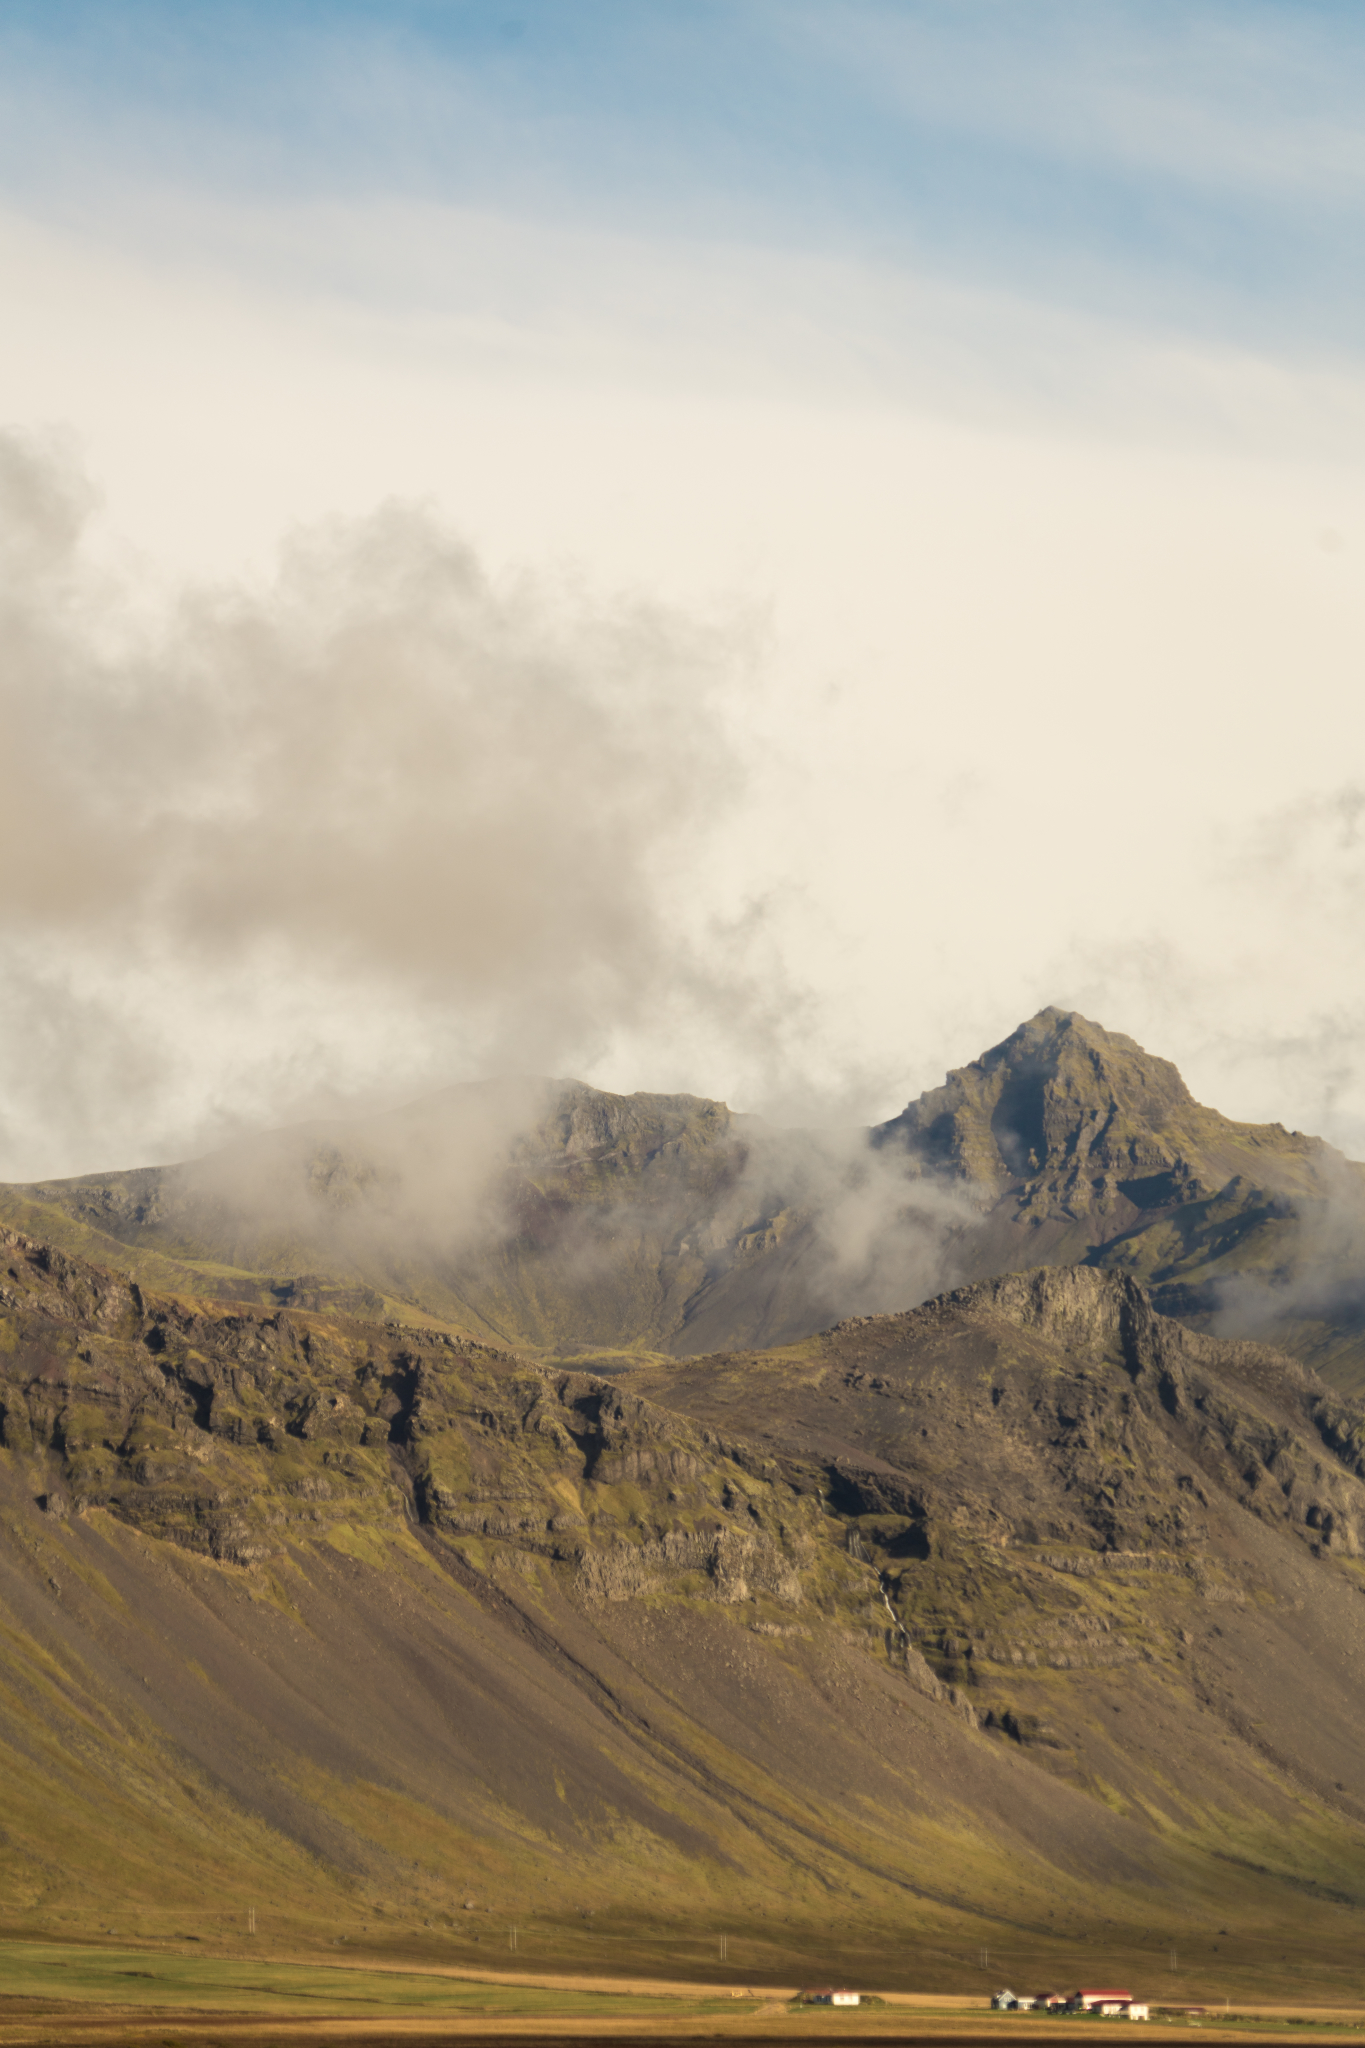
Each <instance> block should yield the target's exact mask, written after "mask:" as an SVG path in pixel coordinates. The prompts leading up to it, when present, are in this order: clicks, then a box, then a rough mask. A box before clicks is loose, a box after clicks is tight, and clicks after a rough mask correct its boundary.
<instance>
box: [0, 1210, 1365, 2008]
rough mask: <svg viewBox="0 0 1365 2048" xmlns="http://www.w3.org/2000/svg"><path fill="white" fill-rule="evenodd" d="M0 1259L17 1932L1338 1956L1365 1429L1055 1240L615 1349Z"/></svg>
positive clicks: (922, 1953)
mask: <svg viewBox="0 0 1365 2048" xmlns="http://www.w3.org/2000/svg"><path fill="white" fill-rule="evenodd" d="M0 1281H2V1282H3V1295H2V1296H0V1404H3V1417H2V1419H0V1427H2V1428H3V1449H2V1450H0V1520H2V1521H3V1524H4V1528H5V1533H6V1541H5V1543H4V1546H3V1548H2V1549H0V1613H2V1614H3V1636H0V1756H3V1767H4V1771H5V1783H6V1791H7V1796H6V1803H5V1814H4V1827H5V1830H6V1843H5V1848H6V1855H5V1859H4V1862H3V1866H0V1869H2V1870H3V1876H2V1877H0V1884H2V1885H3V1887H4V1890H3V1896H0V1915H3V1917H4V1918H5V1919H6V1920H7V1922H8V1924H9V1925H11V1926H12V1927H25V1928H30V1929H33V1928H38V1929H46V1930H48V1931H50V1932H63V1931H64V1932H72V1931H78V1930H81V1929H86V1930H94V1929H95V1928H97V1927H98V1928H102V1927H103V1926H104V1925H105V1916H106V1915H109V1916H111V1917H110V1919H109V1922H108V1924H110V1925H117V1926H118V1927H119V1928H120V1930H121V1931H123V1932H130V1931H138V1930H141V1931H143V1932H166V1931H178V1932H188V1933H192V1934H197V1935H199V1936H200V1937H202V1938H210V1939H211V1938H212V1937H213V1936H214V1935H215V1933H217V1932H219V1931H221V1930H222V1928H223V1926H224V1922H225V1917H231V1916H234V1915H239V1914H240V1913H241V1911H243V1910H244V1908H245V1905H246V1903H247V1902H248V1901H251V1902H255V1903H257V1904H258V1905H260V1904H265V1903H266V1902H268V1903H269V1906H270V1911H271V1913H272V1914H273V1915H274V1916H276V1917H275V1924H276V1925H277V1926H282V1927H283V1928H284V1929H285V1930H286V1932H287V1933H288V1936H289V1938H290V1939H295V1938H303V1937H308V1936H311V1937H313V1938H317V1937H318V1936H319V1935H320V1934H321V1933H322V1931H323V1930H327V1931H328V1933H329V1934H336V1933H340V1934H343V1935H346V1936H347V1937H348V1938H351V1937H354V1938H355V1939H361V1938H363V1939H365V1940H366V1941H371V1942H373V1941H374V1940H377V1939H380V1938H381V1934H382V1938H383V1939H385V1940H390V1939H391V1940H393V1941H395V1942H399V1943H400V1944H401V1942H404V1941H408V1942H410V1941H412V1940H417V1941H419V1942H421V1941H429V1942H431V1943H435V1944H437V1945H438V1947H439V1946H441V1945H442V1944H444V1950H443V1952H452V1953H453V1952H457V1951H458V1952H459V1953H461V1954H468V1955H470V1956H471V1957H472V1956H473V1954H474V1947H473V1944H474V1936H475V1934H476V1933H477V1934H478V1935H479V1937H480V1940H481V1941H486V1940H488V1939H489V1938H491V1936H492V1935H493V1934H495V1933H497V1932H498V1931H499V1930H505V1927H506V1925H507V1924H508V1923H509V1922H512V1921H515V1922H516V1923H517V1924H521V1925H527V1924H531V1923H533V1924H534V1926H535V1927H536V1929H537V1930H538V1934H537V1938H538V1939H540V1940H541V1941H542V1942H543V1944H544V1948H543V1950H542V1953H547V1954H548V1953H556V1954H561V1955H563V1956H565V1957H568V1958H574V1957H577V1958H578V1959H579V1960H580V1962H582V1963H583V1964H584V1965H585V1966H586V1964H587V1962H588V1960H589V1955H588V1951H587V1950H586V1949H585V1943H587V1942H588V1941H589V1939H590V1937H589V1934H588V1928H589V1926H590V1925H591V1928H592V1930H593V1932H592V1936H591V1938H592V1939H593V1940H596V1941H598V1943H599V1946H598V1948H597V1949H596V1950H595V1951H594V1952H593V1954H592V1960H594V1961H596V1962H597V1963H598V1965H599V1966H600V1964H601V1961H602V1959H603V1957H604V1956H610V1955H625V1954H626V1953H627V1951H628V1952H629V1955H630V1956H631V1958H632V1959H633V1960H634V1962H635V1963H636V1964H637V1965H638V1963H639V1962H640V1960H641V1959H642V1958H650V1959H653V1960H654V1961H655V1962H657V1963H660V1964H663V1963H668V1964H670V1965H671V1966H673V1967H694V1966H695V1961H696V1958H697V1956H698V1955H699V1954H703V1953H704V1952H705V1950H704V1948H701V1947H699V1944H702V1943H704V1942H705V1941H709V1938H710V1935H711V1933H712V1932H713V1931H714V1930H715V1929H716V1928H717V1927H718V1926H719V1927H725V1928H728V1929H730V1930H731V1931H732V1932H733V1933H735V1934H736V1936H737V1938H740V1939H742V1941H743V1942H745V1943H747V1944H748V1947H747V1949H746V1950H745V1951H744V1953H745V1955H746V1970H747V1972H748V1973H749V1974H753V1975H759V1974H762V1973H763V1972H764V1971H768V1972H773V1973H776V1974H777V1976H778V1977H779V1978H790V1976H791V1975H792V1973H793V1971H795V1972H797V1973H798V1974H806V1973H808V1972H809V1970H810V1969H813V1968H815V1969H818V1968H819V1967H820V1966H822V1965H823V1966H824V1967H827V1968H829V1969H834V1968H836V1967H842V1968H845V1969H846V1968H847V1967H848V1966H849V1957H850V1955H853V1956H855V1957H856V1956H857V1955H859V1954H865V1955H866V1956H868V1957H872V1956H874V1955H877V1956H879V1958H880V1962H879V1968H880V1972H881V1975H882V1976H883V1978H886V1977H888V1976H890V1977H891V1978H892V1979H895V1978H896V1976H897V1973H898V1971H899V1972H900V1973H901V1976H900V1981H925V1976H926V1973H927V1974H928V1976H929V1978H932V1977H933V1975H934V1972H935V1971H936V1970H939V1969H940V1965H941V1967H942V1970H943V1971H946V1970H947V1969H948V1964H949V1962H950V1961H951V1959H952V1958H953V1957H955V1956H956V1957H957V1958H959V1959H960V1957H961V1955H962V1954H963V1952H964V1946H965V1947H968V1948H969V1947H971V1946H972V1945H974V1944H976V1943H978V1942H982V1941H985V1942H989V1943H990V1944H992V1945H993V1946H994V1947H997V1948H998V1947H999V1946H1000V1945H1001V1944H1003V1945H1004V1946H1005V1948H1006V1949H1007V1950H1009V1949H1010V1948H1011V1945H1012V1946H1013V1951H1014V1952H1015V1953H1018V1954H1019V1955H1021V1956H1023V1955H1025V1954H1026V1955H1027V1956H1028V1957H1030V1958H1032V1959H1033V1962H1034V1964H1035V1966H1036V1967H1037V1968H1038V1969H1040V1970H1041V1969H1046V1968H1047V1967H1048V1966H1049V1959H1053V1960H1055V1961H1057V1966H1058V1967H1061V1963H1060V1959H1061V1958H1063V1957H1065V1956H1074V1955H1075V1954H1076V1953H1077V1944H1078V1943H1080V1941H1081V1939H1082V1937H1085V1938H1087V1939H1088V1940H1090V1941H1096V1940H1103V1941H1104V1942H1106V1943H1108V1944H1109V1946H1110V1948H1111V1949H1112V1950H1113V1951H1114V1953H1115V1954H1118V1953H1119V1952H1124V1953H1126V1952H1127V1951H1128V1950H1130V1949H1131V1950H1133V1952H1134V1953H1137V1952H1145V1953H1147V1954H1148V1956H1149V1960H1150V1956H1151V1955H1152V1954H1154V1953H1156V1952H1157V1950H1159V1949H1161V1950H1163V1952H1164V1944H1165V1943H1166V1942H1168V1941H1169V1939H1170V1937H1171V1935H1172V1933H1173V1932H1174V1931H1175V1930H1176V1929H1177V1928H1179V1929H1180V1930H1181V1940H1182V1942H1183V1943H1184V1945H1185V1946H1186V1950H1187V1954H1192V1955H1197V1956H1203V1957H1204V1959H1205V1960H1206V1961H1207V1962H1209V1964H1210V1966H1212V1958H1213V1956H1214V1953H1215V1951H1216V1950H1218V1948H1219V1946H1220V1942H1221V1941H1222V1939H1223V1938H1222V1936H1221V1934H1220V1929H1223V1928H1227V1927H1229V1926H1231V1925H1233V1924H1234V1923H1235V1926H1236V1930H1237V1931H1236V1934H1235V1938H1234V1945H1237V1944H1240V1946H1238V1947H1237V1955H1236V1958H1232V1957H1231V1956H1229V1958H1227V1959H1225V1960H1227V1962H1228V1964H1229V1966H1232V1964H1233V1963H1234V1962H1235V1968H1236V1970H1237V1971H1239V1972H1242V1973H1244V1976H1245V1981H1247V1982H1255V1981H1257V1979H1256V1976H1255V1972H1256V1969H1257V1968H1258V1967H1259V1965H1258V1963H1257V1956H1258V1955H1260V1954H1262V1952H1264V1954H1266V1955H1268V1954H1269V1953H1270V1949H1271V1947H1273V1948H1274V1950H1275V1953H1276V1954H1278V1953H1279V1950H1280V1946H1281V1945H1285V1944H1289V1943H1300V1942H1302V1941H1304V1940H1310V1941H1311V1942H1312V1944H1313V1946H1314V1953H1315V1954H1317V1955H1319V1956H1320V1957H1321V1958H1322V1964H1323V1968H1324V1969H1326V1970H1327V1971H1328V1973H1329V1975H1330V1972H1331V1971H1332V1970H1333V1969H1336V1968H1340V1969H1342V1970H1346V1969H1348V1968H1351V1967H1354V1960H1353V1959H1354V1952H1355V1943H1356V1939H1357V1933H1356V1930H1357V1927H1358V1914H1359V1910H1360V1907H1361V1906H1362V1905H1365V1765H1363V1764H1362V1762H1361V1748H1360V1743H1359V1718H1358V1707H1357V1697H1358V1692H1357V1676H1356V1674H1357V1671H1358V1669H1359V1666H1360V1660H1361V1659H1362V1658H1365V1603H1362V1600H1361V1597H1360V1590H1361V1585H1362V1583H1365V1575H1363V1573H1365V1568H1362V1565H1361V1563H1360V1561H1359V1560H1360V1553H1361V1549H1362V1543H1363V1542H1365V1481H1362V1478H1361V1476H1360V1474H1361V1472H1362V1471H1365V1411H1361V1410H1358V1409H1356V1408H1354V1407H1352V1406H1351V1405H1350V1404H1349V1403H1347V1402H1344V1401H1343V1400H1341V1399H1340V1398H1339V1397H1337V1396H1334V1395H1332V1394H1330V1393H1329V1392H1328V1390H1327V1389H1326V1388H1325V1387H1323V1386H1322V1385H1321V1383H1319V1382H1317V1381H1316V1380H1315V1379H1314V1377H1313V1376H1312V1375H1311V1374H1309V1373H1306V1372H1305V1371H1303V1369H1302V1368H1300V1367H1299V1366H1297V1365H1296V1364H1295V1363H1294V1362H1293V1361H1290V1360H1287V1359H1284V1358H1282V1357H1280V1356H1278V1355H1277V1354H1275V1353H1273V1352H1269V1351H1267V1350H1264V1349H1263V1348H1261V1347H1257V1346H1251V1345H1230V1344H1224V1343H1219V1342H1217V1341H1216V1340H1213V1339H1210V1338H1207V1337H1201V1336H1199V1335H1197V1334H1194V1333H1191V1332H1189V1331H1187V1330H1185V1329H1183V1328H1182V1327H1181V1326H1180V1325H1178V1324H1174V1323H1171V1322H1169V1321H1167V1320H1165V1319H1163V1318H1160V1317H1158V1316H1157V1315H1155V1314H1154V1313H1153V1311H1152V1309H1151V1306H1150V1303H1149V1301H1148V1300H1147V1298H1146V1296H1145V1295H1144V1294H1143V1293H1142V1291H1141V1290H1140V1289H1138V1288H1136V1287H1135V1286H1134V1285H1133V1283H1132V1282H1131V1281H1130V1280H1128V1279H1127V1278H1126V1277H1124V1276H1121V1275H1108V1274H1102V1273H1098V1272H1095V1271H1093V1270H1088V1269H1072V1270H1068V1271H1059V1272H1045V1273H1042V1274H1035V1275H1027V1276H1021V1277H1018V1278H1013V1279H1009V1280H1005V1281H1002V1282H998V1283H992V1284H989V1285H986V1286H983V1287H977V1288H973V1289H967V1290H962V1291H960V1292H959V1293H957V1294H955V1295H953V1296H949V1297H946V1298H945V1299H943V1300H941V1301H939V1302H937V1303H934V1304H931V1305H930V1306H928V1307H926V1308H924V1309H921V1310H918V1311H915V1312H914V1313H912V1314H910V1315H904V1316H897V1317H887V1318H876V1319H872V1320H858V1321H855V1322H854V1323H852V1324H849V1325H845V1326H843V1327H841V1328H839V1329H836V1330H833V1331H831V1332H828V1333H825V1334H824V1335H822V1336H817V1337H814V1338H811V1339H808V1340H805V1341H804V1342H802V1343H800V1344H797V1345H795V1346H790V1347H786V1348H784V1349H782V1350H779V1351H777V1352H773V1353H767V1354H756V1355H743V1356H733V1355H725V1356H720V1357H712V1358H707V1359H702V1360H697V1361H689V1362H684V1363H679V1364H675V1365H666V1364H657V1365H655V1366H652V1367H649V1368H647V1369H641V1370H640V1371H639V1372H637V1373H636V1374H634V1375H632V1376H631V1378H630V1380H629V1381H628V1382H625V1383H623V1382H621V1381H619V1380H616V1381H611V1380H605V1379H602V1378H600V1377H598V1376H595V1375H592V1374H589V1373H585V1372H576V1371H569V1370H564V1369H561V1368H555V1367H552V1366H546V1365H545V1364H543V1363H541V1364H534V1363H530V1362H528V1361H526V1360H523V1359H519V1358H518V1357H516V1356H515V1355H513V1354H511V1353H509V1352H506V1351H503V1350H500V1349H498V1348H495V1347H486V1346H482V1345H480V1344H478V1343H476V1342H474V1341H472V1340H468V1339H459V1338H456V1337H453V1336H452V1335H450V1334H449V1333H447V1332H441V1331H435V1330H430V1329H427V1330H423V1329H411V1328H409V1329H404V1328H400V1327H397V1326H393V1325H385V1324H376V1323H366V1322H364V1321H361V1320H359V1319H356V1318H347V1317H327V1316H324V1315H321V1314H318V1313H314V1312H306V1311H285V1310H274V1311H270V1312H267V1311H264V1310H262V1309H259V1308H254V1307H251V1306H247V1305H242V1304H235V1305H234V1304H213V1303H206V1302H197V1303H191V1302H187V1301H185V1300H184V1299H177V1298H169V1297H168V1298H159V1297H157V1296H155V1295H153V1294H151V1293H144V1292H143V1291H142V1290H141V1289H140V1288H138V1287H135V1286H132V1285H130V1284H129V1283H128V1282H127V1281H126V1280H125V1279H124V1278H122V1277H121V1276H119V1275H116V1274H113V1273H109V1272H107V1271H102V1270H100V1269H97V1268H93V1267H90V1266H88V1265H85V1264H83V1263H82V1262H80V1261H76V1260H73V1259H70V1258H68V1257H66V1256H65V1255H63V1254H62V1253H60V1252H58V1251H55V1250H53V1249H51V1248H48V1247H44V1246H41V1245H38V1244H36V1243H34V1242H32V1241H30V1240H27V1239H24V1238H22V1237H20V1236H18V1235H17V1234H14V1233H10V1234H9V1235H8V1236H7V1237H6V1239H5V1244H4V1264H3V1266H0ZM1306 1699H1311V1701H1312V1712H1311V1714H1305V1713H1304V1702H1305V1700H1306ZM114 1900H117V1909H115V1906H114V1904H113V1903H112V1902H113V1901H114ZM466 1902H472V1907H473V1908H476V1909H477V1910H466ZM490 1908H492V1909H494V1911H493V1916H492V1919H491V1920H490V1918H489V1911H488V1909H490ZM589 1916H591V1921H590V1920H589ZM832 1925H837V1927H838V1929H839V1936H838V1943H839V1945H838V1947H837V1948H836V1946H835V1945H834V1939H833V1936H832V1935H831V1933H830V1929H831V1926H832ZM383 1930H392V1931H391V1932H388V1933H385V1932H383ZM608 1939H610V1940H619V1941H620V1942H621V1943H622V1944H624V1946H623V1947H619V1948H617V1949H615V1950H612V1949H611V1948H610V1946H609V1945H608V1946H607V1947H605V1948H604V1947H603V1946H601V1944H602V1942H604V1941H608ZM893 1940H894V1943H895V1953H894V1955H892V1956H890V1957H888V1953H887V1944H888V1942H891V1941H893ZM1144 1945H1145V1949H1144ZM896 1956H901V1957H904V1958H905V1960H904V1962H903V1963H897V1961H896V1960H895V1957H896ZM954 1967H956V1966H954ZM939 1981H942V1976H941V1975H940V1978H939Z"/></svg>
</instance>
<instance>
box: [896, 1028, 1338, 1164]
mask: <svg viewBox="0 0 1365 2048" xmlns="http://www.w3.org/2000/svg"><path fill="white" fill-rule="evenodd" d="M877 1135H878V1140H879V1142H881V1143H884V1144H885V1143H893V1142H899V1143H901V1144H903V1145H905V1146H906V1148H907V1149H908V1150H910V1151H913V1152H914V1153H916V1154H917V1155H918V1156H919V1157H920V1158H921V1159H923V1160H924V1162H925V1163H926V1165H929V1164H932V1165H934V1166H938V1167H940V1168H945V1169H948V1170H950V1171H953V1172H955V1173H958V1174H960V1175H962V1176H963V1177H964V1178H966V1179H969V1180H973V1181H976V1182H980V1183H981V1184H983V1185H986V1186H994V1187H999V1186H1003V1185H1007V1184H1009V1183H1011V1182H1019V1181H1025V1180H1031V1179H1034V1178H1036V1177H1037V1176H1038V1175H1040V1174H1048V1173H1051V1174H1057V1173H1060V1172H1066V1171H1071V1170H1076V1169H1086V1170H1088V1171H1090V1172H1091V1173H1092V1174H1093V1175H1098V1176H1101V1177H1103V1176H1110V1177H1114V1178H1120V1177H1121V1178H1124V1179H1129V1180H1136V1181H1141V1180H1144V1179H1147V1178H1149V1177H1152V1176H1161V1175H1163V1174H1168V1173H1173V1174H1174V1175H1175V1176H1176V1177H1177V1180H1178V1181H1179V1182H1180V1183H1181V1184H1182V1185H1184V1186H1185V1187H1188V1186H1189V1185H1190V1181H1191V1178H1192V1175H1193V1173H1194V1168H1193V1167H1192V1164H1191V1160H1192V1157H1193V1156H1194V1155H1198V1156H1199V1157H1200V1159H1201V1160H1202V1159H1203V1157H1204V1155H1205V1154H1206V1153H1208V1152H1209V1150H1210V1147H1211V1144H1212V1145H1216V1143H1217V1141H1218V1140H1219V1139H1222V1140H1223V1141H1224V1143H1226V1144H1237V1145H1242V1146H1246V1145H1253V1146H1255V1145H1257V1144H1258V1143H1260V1144H1263V1145H1264V1146H1265V1147H1266V1148H1267V1149H1268V1150H1269V1151H1272V1152H1274V1153H1276V1154H1278V1153H1280V1152H1282V1151H1284V1150H1285V1149H1291V1150H1293V1151H1294V1152H1304V1151H1306V1150H1307V1149H1308V1148H1310V1147H1313V1146H1315V1145H1319V1144H1320V1143H1321V1141H1320V1140H1315V1139H1305V1138H1303V1137H1301V1135H1300V1134H1299V1133H1297V1132H1296V1133H1294V1135H1293V1136H1292V1137H1291V1136H1290V1134H1289V1133H1287V1132H1286V1131H1285V1130H1284V1129H1283V1127H1282V1126H1281V1125H1279V1124H1270V1125H1264V1126H1258V1125H1253V1124H1237V1123H1234V1122H1232V1121H1231V1120H1230V1119H1229V1118H1227V1117H1224V1116H1221V1115H1220V1114H1219V1113H1218V1112H1217V1111H1216V1110H1209V1109H1205V1108H1203V1107H1202V1105H1201V1104H1199V1103H1197V1102H1196V1101H1195V1099H1194V1097H1193V1096H1192V1095H1191V1093H1190V1091H1189V1089H1188V1088H1187V1087H1186V1086H1185V1083H1184V1081H1183V1080H1182V1079H1181V1076H1180V1073H1179V1070H1178V1069H1177V1068H1176V1067H1175V1066H1174V1065H1173V1064H1172V1062H1171V1061H1170V1060H1165V1059H1160V1058H1158V1057H1156V1056H1155V1055H1153V1054H1151V1053H1148V1052H1146V1051H1144V1049H1143V1048H1142V1046H1140V1045H1139V1044H1138V1043H1137V1042H1136V1040H1134V1039H1132V1038H1129V1037H1127V1036H1126V1035H1125V1034H1124V1033H1123V1032H1113V1031H1106V1030H1105V1029H1104V1027H1103V1026H1102V1025H1100V1024H1096V1023H1094V1022H1092V1020H1091V1019H1090V1018H1088V1017H1082V1016H1081V1015H1080V1014H1079V1013H1078V1012H1076V1011H1074V1010H1058V1009H1052V1008H1049V1009H1044V1010H1040V1011H1039V1012H1038V1014H1037V1016H1036V1017H1032V1018H1030V1019H1029V1021H1028V1022H1027V1023H1026V1024H1021V1025H1020V1026H1019V1028H1018V1030H1017V1031H1013V1032H1011V1033H1010V1035H1009V1037H1008V1038H1006V1039H1004V1040H1002V1041H1001V1043H1000V1044H999V1045H996V1046H992V1047H991V1049H990V1051H989V1052H985V1053H983V1054H982V1055H981V1057H980V1059H977V1060H973V1061H971V1062H970V1063H969V1064H968V1065H967V1066H965V1067H959V1068H956V1069H954V1071H953V1072H951V1073H950V1074H949V1075H948V1076H947V1078H946V1080H945V1081H944V1084H943V1086H942V1087H941V1088H935V1089H931V1090H929V1091H928V1092H927V1093H926V1094H924V1095H921V1096H920V1097H919V1099H918V1100H917V1101H915V1102H912V1103H910V1104H909V1105H908V1107H907V1108H906V1109H905V1110H903V1111H902V1113H901V1115H900V1116H899V1117H895V1118H893V1119H892V1120H891V1121H890V1122H889V1123H886V1124H883V1125H881V1126H880V1127H879V1129H878V1133H877ZM1213 1171H1214V1172H1215V1174H1216V1172H1217V1168H1216V1167H1215V1168H1214V1169H1213ZM1223 1178H1226V1175H1224V1176H1223ZM1220 1184H1221V1182H1220Z"/></svg>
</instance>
